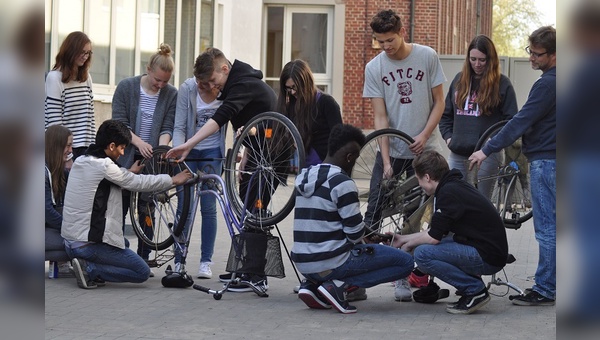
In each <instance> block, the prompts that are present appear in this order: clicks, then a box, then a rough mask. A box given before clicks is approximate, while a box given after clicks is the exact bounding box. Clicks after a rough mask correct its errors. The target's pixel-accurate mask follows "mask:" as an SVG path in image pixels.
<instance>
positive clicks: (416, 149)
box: [409, 84, 444, 155]
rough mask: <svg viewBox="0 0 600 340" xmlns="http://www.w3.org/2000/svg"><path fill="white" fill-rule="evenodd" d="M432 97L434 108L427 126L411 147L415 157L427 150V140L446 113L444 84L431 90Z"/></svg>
mask: <svg viewBox="0 0 600 340" xmlns="http://www.w3.org/2000/svg"><path fill="white" fill-rule="evenodd" d="M431 95H432V97H433V108H432V109H431V113H430V114H429V118H428V119H427V124H426V125H425V128H424V129H423V131H421V133H419V134H418V135H416V136H415V137H413V139H414V140H415V142H414V143H412V144H411V145H409V149H410V151H411V152H412V153H414V154H415V155H418V154H420V153H422V152H423V151H424V150H425V144H426V143H427V140H428V139H429V137H430V136H431V134H432V133H433V131H434V130H435V129H436V128H437V126H438V123H439V122H440V119H441V118H442V113H443V112H444V90H443V87H442V84H440V85H437V86H435V87H433V88H432V89H431Z"/></svg>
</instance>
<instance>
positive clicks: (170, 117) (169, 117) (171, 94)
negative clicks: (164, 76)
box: [157, 85, 178, 145]
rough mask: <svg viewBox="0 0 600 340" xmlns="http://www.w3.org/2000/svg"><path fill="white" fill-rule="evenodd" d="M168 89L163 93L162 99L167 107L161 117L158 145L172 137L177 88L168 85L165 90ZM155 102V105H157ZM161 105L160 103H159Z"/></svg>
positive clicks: (166, 142)
mask: <svg viewBox="0 0 600 340" xmlns="http://www.w3.org/2000/svg"><path fill="white" fill-rule="evenodd" d="M166 89H168V90H169V91H168V92H167V93H166V94H165V97H164V100H167V108H166V112H165V115H164V117H163V121H162V125H161V127H160V135H159V137H158V145H168V144H169V142H171V139H172V138H173V128H174V124H175V110H176V109H177V96H178V93H177V89H175V87H173V86H171V85H168V86H167V87H166V88H165V90H166ZM159 104H161V103H160V99H159V103H157V106H159ZM160 107H162V105H160Z"/></svg>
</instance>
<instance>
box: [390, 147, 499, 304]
mask: <svg viewBox="0 0 600 340" xmlns="http://www.w3.org/2000/svg"><path fill="white" fill-rule="evenodd" d="M413 168H414V170H415V173H416V176H417V179H418V180H419V185H420V186H421V188H423V190H424V191H425V192H426V193H427V194H428V195H435V197H434V209H433V211H434V213H433V216H432V219H431V224H430V227H429V229H428V230H426V231H422V232H420V233H416V234H410V235H395V236H394V237H395V238H394V241H393V243H392V244H393V246H395V247H400V248H401V249H403V250H406V251H411V250H413V249H414V257H415V262H416V263H417V266H418V268H419V270H421V271H422V272H424V273H427V274H429V275H433V276H435V277H437V278H439V279H440V280H442V281H444V282H446V283H448V284H450V285H452V286H454V287H455V288H456V289H457V290H458V293H459V294H460V295H462V297H461V298H460V299H459V300H458V302H456V303H453V304H449V305H448V307H447V308H446V311H447V312H448V313H452V314H470V313H473V312H474V311H476V310H477V309H479V308H481V307H482V306H484V305H485V304H486V303H488V301H489V300H490V295H489V293H488V291H487V289H486V287H485V284H484V283H483V281H482V280H481V277H480V276H481V275H492V274H494V273H497V272H498V271H500V270H502V268H503V267H504V266H505V264H506V259H507V257H508V241H507V240H506V231H505V229H504V224H503V222H502V220H501V218H500V215H499V214H498V212H497V211H496V208H494V206H493V205H492V203H491V202H490V201H489V200H488V199H487V198H486V197H485V196H483V195H482V194H481V193H480V192H479V191H477V189H475V188H474V187H473V186H472V185H470V184H469V183H467V182H466V181H464V180H462V174H461V173H460V171H458V170H456V169H453V170H449V168H448V163H447V162H446V160H445V159H444V157H443V156H442V155H440V154H439V153H437V152H435V151H426V152H423V153H422V154H420V155H418V156H417V157H416V158H415V159H414V160H413ZM450 233H452V234H450Z"/></svg>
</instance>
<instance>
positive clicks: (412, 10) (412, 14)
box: [409, 0, 415, 43]
mask: <svg viewBox="0 0 600 340" xmlns="http://www.w3.org/2000/svg"><path fill="white" fill-rule="evenodd" d="M414 32H415V0H410V37H409V39H410V42H411V43H413V42H414V41H413V40H414V37H415V33H414Z"/></svg>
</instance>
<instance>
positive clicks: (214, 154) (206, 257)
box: [175, 147, 223, 263]
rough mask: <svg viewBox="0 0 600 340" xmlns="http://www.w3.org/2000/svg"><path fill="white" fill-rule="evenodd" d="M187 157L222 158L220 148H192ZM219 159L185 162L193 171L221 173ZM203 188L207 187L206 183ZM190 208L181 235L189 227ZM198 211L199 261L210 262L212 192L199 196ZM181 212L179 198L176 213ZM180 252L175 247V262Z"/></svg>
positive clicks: (214, 227)
mask: <svg viewBox="0 0 600 340" xmlns="http://www.w3.org/2000/svg"><path fill="white" fill-rule="evenodd" d="M187 157H188V158H222V157H223V155H222V154H221V148H218V147H217V148H214V149H207V150H201V151H200V150H196V149H192V151H191V152H190V154H189V155H188V156H187ZM222 162H223V161H221V160H214V161H197V162H196V161H190V162H187V161H186V164H187V165H188V166H189V167H190V169H191V170H192V171H193V172H196V171H198V170H202V171H203V172H205V173H210V174H217V175H220V174H221V166H222ZM202 188H203V189H209V188H208V187H207V186H206V185H204V186H203V187H202ZM190 191H191V192H190V195H191V197H192V200H191V201H190V204H192V203H193V197H194V195H195V190H194V187H192V188H191V190H190ZM192 208H193V206H190V211H189V213H188V219H187V222H186V224H185V228H184V229H183V235H187V233H188V230H189V229H190V223H191V215H192ZM200 212H201V214H202V230H201V244H200V262H211V260H212V256H213V253H214V250H215V240H216V238H217V198H216V197H215V196H213V195H212V194H205V195H201V196H200ZM179 214H181V200H179V202H178V206H177V215H179ZM181 255H182V254H181V252H180V251H179V248H177V247H175V262H176V263H178V262H181Z"/></svg>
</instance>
